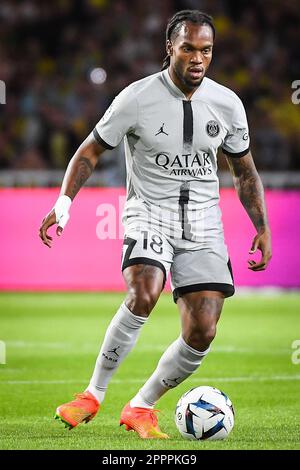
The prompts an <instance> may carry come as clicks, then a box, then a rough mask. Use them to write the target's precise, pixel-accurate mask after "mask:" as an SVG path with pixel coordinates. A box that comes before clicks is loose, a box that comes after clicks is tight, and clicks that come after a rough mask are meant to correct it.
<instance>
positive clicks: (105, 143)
mask: <svg viewBox="0 0 300 470" xmlns="http://www.w3.org/2000/svg"><path fill="white" fill-rule="evenodd" d="M93 136H94V138H95V140H96V141H97V142H98V144H99V145H101V146H102V147H104V148H105V149H107V150H112V149H114V148H115V147H112V146H111V145H109V144H108V143H107V142H105V140H103V139H102V138H101V137H100V135H99V133H98V131H97V129H96V127H95V128H94V130H93Z"/></svg>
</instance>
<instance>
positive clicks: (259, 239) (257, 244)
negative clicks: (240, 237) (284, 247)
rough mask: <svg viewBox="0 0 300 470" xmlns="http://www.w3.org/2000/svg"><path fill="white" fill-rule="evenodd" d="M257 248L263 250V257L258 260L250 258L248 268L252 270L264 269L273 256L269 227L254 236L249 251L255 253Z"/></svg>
mask: <svg viewBox="0 0 300 470" xmlns="http://www.w3.org/2000/svg"><path fill="white" fill-rule="evenodd" d="M257 250H260V251H261V253H262V257H261V259H260V261H258V262H256V261H254V260H253V259H251V260H248V263H249V266H248V269H251V270H252V271H264V270H265V269H266V268H267V266H268V264H269V262H270V259H271V258H272V246H271V232H270V229H269V228H267V229H265V230H264V231H263V232H261V233H258V234H257V235H256V236H255V237H254V239H253V242H252V246H251V249H250V251H249V253H250V254H252V253H255V252H256V251H257Z"/></svg>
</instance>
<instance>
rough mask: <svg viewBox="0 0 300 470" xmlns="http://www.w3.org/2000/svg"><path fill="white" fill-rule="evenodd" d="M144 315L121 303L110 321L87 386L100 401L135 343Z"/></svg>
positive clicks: (144, 320) (143, 321)
mask: <svg viewBox="0 0 300 470" xmlns="http://www.w3.org/2000/svg"><path fill="white" fill-rule="evenodd" d="M146 321H147V318H146V317H139V316H137V315H134V314H133V313H132V312H131V311H130V310H129V309H128V308H127V307H126V305H125V303H123V304H122V305H121V306H120V308H119V310H118V312H117V313H116V315H115V316H114V317H113V319H112V321H111V322H110V324H109V326H108V328H107V330H106V334H105V338H104V341H103V343H102V346H101V349H100V352H99V355H98V358H97V361H96V365H95V369H94V373H93V376H92V378H91V381H90V384H89V386H88V387H87V389H86V390H87V391H89V392H90V393H91V394H92V395H94V396H95V398H96V399H97V400H98V401H99V403H102V401H103V400H104V396H105V392H106V389H107V386H108V383H109V381H110V379H111V377H112V375H113V374H114V372H115V371H116V370H117V368H118V367H119V365H120V364H121V362H122V361H123V359H124V358H125V357H126V356H127V354H128V353H129V352H130V351H131V349H132V348H133V346H134V345H135V343H136V341H137V338H138V335H139V333H140V331H141V327H142V326H143V325H144V323H145V322H146Z"/></svg>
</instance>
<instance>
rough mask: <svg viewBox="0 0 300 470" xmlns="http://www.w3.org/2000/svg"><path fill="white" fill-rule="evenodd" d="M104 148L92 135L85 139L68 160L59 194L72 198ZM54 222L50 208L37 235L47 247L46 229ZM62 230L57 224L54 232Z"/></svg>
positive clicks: (57, 232)
mask: <svg viewBox="0 0 300 470" xmlns="http://www.w3.org/2000/svg"><path fill="white" fill-rule="evenodd" d="M105 150H106V149H105V148H104V147H102V146H101V145H100V144H99V143H98V142H96V141H95V139H94V138H93V137H92V135H90V136H88V137H87V138H86V139H85V141H84V142H83V143H82V144H81V145H80V147H79V148H78V150H77V151H76V153H75V154H74V156H73V157H72V158H71V160H70V162H69V165H68V167H67V170H66V173H65V176H64V179H63V182H62V186H61V191H60V196H63V195H64V196H68V197H69V198H70V199H71V200H73V199H74V197H75V196H76V194H77V193H78V191H79V190H80V188H81V187H82V186H83V184H84V183H85V182H86V180H87V179H88V178H89V176H90V175H91V174H92V172H93V170H94V168H95V166H96V164H97V161H98V158H99V156H100V155H101V154H102V153H103V152H104V151H105ZM66 199H67V198H66ZM55 223H56V215H55V211H54V209H52V210H51V211H50V212H49V213H48V214H47V215H46V216H45V217H44V219H43V220H42V225H41V227H40V229H39V236H40V238H41V240H42V242H43V243H44V244H45V245H47V246H48V247H49V248H51V243H52V237H50V235H48V234H47V230H48V228H49V227H51V226H52V225H54V224H55ZM62 231H63V228H62V227H60V226H58V227H57V229H56V234H57V235H58V236H60V235H61V233H62Z"/></svg>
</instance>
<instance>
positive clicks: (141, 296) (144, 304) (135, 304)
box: [126, 288, 160, 317]
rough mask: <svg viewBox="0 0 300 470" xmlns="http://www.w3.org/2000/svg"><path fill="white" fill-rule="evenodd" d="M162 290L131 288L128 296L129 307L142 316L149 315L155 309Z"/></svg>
mask: <svg viewBox="0 0 300 470" xmlns="http://www.w3.org/2000/svg"><path fill="white" fill-rule="evenodd" d="M159 294H160V292H158V291H157V290H156V289H150V290H149V289H147V290H145V289H134V288H132V289H130V290H129V292H128V295H127V298H126V304H127V306H128V308H129V309H130V310H131V311H132V312H133V313H134V314H135V315H138V316H141V317H148V316H149V315H150V313H151V311H152V310H153V308H154V306H155V304H156V302H157V300H158V297H159Z"/></svg>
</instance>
